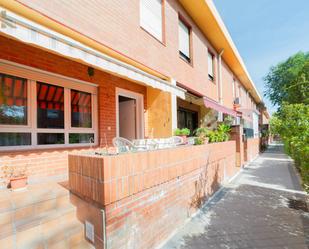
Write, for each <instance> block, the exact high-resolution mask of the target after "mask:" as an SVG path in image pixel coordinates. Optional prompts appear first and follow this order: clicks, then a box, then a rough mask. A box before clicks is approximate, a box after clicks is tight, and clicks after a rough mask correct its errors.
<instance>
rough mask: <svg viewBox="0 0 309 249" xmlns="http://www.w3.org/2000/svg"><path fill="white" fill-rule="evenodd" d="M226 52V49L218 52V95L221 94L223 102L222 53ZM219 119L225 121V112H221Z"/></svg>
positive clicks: (221, 101)
mask: <svg viewBox="0 0 309 249" xmlns="http://www.w3.org/2000/svg"><path fill="white" fill-rule="evenodd" d="M223 53H224V49H222V50H221V52H220V53H219V54H218V92H219V93H218V95H219V103H220V104H221V105H222V104H223V98H222V55H223ZM219 121H223V113H221V112H220V113H219Z"/></svg>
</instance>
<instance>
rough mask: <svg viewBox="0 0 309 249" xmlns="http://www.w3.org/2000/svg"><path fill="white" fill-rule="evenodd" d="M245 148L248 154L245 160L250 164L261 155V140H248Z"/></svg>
mask: <svg viewBox="0 0 309 249" xmlns="http://www.w3.org/2000/svg"><path fill="white" fill-rule="evenodd" d="M245 148H246V152H247V154H246V155H245V160H246V161H248V162H250V161H251V160H253V159H254V158H255V157H256V156H257V155H258V154H259V153H260V139H259V138H248V139H247V141H245Z"/></svg>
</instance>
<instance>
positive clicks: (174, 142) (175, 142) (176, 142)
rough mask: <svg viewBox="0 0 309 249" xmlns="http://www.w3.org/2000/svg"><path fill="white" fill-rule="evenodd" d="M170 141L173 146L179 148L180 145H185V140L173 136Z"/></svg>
mask: <svg viewBox="0 0 309 249" xmlns="http://www.w3.org/2000/svg"><path fill="white" fill-rule="evenodd" d="M170 140H171V144H172V145H173V146H178V145H181V144H183V138H182V137H179V136H173V137H171V138H170Z"/></svg>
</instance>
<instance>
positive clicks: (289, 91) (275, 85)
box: [265, 52, 309, 192]
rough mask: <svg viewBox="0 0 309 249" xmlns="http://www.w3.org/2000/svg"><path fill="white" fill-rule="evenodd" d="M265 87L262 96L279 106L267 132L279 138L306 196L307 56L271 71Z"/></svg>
mask: <svg viewBox="0 0 309 249" xmlns="http://www.w3.org/2000/svg"><path fill="white" fill-rule="evenodd" d="M265 83H266V91H265V96H267V97H269V99H270V101H271V102H272V103H273V104H274V105H278V106H279V108H278V111H277V112H276V113H274V115H273V117H272V119H271V120H270V130H271V132H272V133H273V134H279V135H280V137H281V138H282V140H283V142H284V145H285V149H286V151H287V152H288V153H289V154H290V155H291V157H293V159H294V160H295V164H296V167H297V168H298V169H299V171H300V173H301V176H302V180H303V184H304V187H305V189H306V190H307V191H308V192H309V53H302V52H299V53H297V54H295V55H293V56H291V57H290V58H288V59H287V60H286V61H285V62H282V63H279V64H278V65H277V66H275V67H272V68H271V69H270V72H269V73H268V74H267V76H266V77H265Z"/></svg>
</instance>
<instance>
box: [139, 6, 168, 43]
mask: <svg viewBox="0 0 309 249" xmlns="http://www.w3.org/2000/svg"><path fill="white" fill-rule="evenodd" d="M150 1H157V2H158V4H160V5H161V11H160V15H161V16H160V17H161V20H159V21H158V20H156V21H157V22H158V23H159V25H160V27H156V28H153V27H152V26H153V25H155V24H154V23H150V22H151V20H150V19H147V18H146V19H145V13H143V11H146V12H147V11H149V10H147V6H148V4H147V3H146V2H150ZM163 1H164V0H139V2H140V3H139V4H140V26H141V28H142V29H144V30H145V31H147V32H148V33H149V34H150V35H152V36H153V37H154V38H156V39H157V40H159V41H160V42H163V30H164V29H163V18H164V11H163V6H164V3H163ZM159 2H161V3H159ZM148 7H149V6H148ZM150 12H152V10H150ZM153 14H154V15H155V13H151V15H153ZM148 16H149V15H148ZM156 24H157V23H156ZM157 25H158V24H157ZM157 28H158V29H160V31H159V32H156V29H157Z"/></svg>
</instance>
